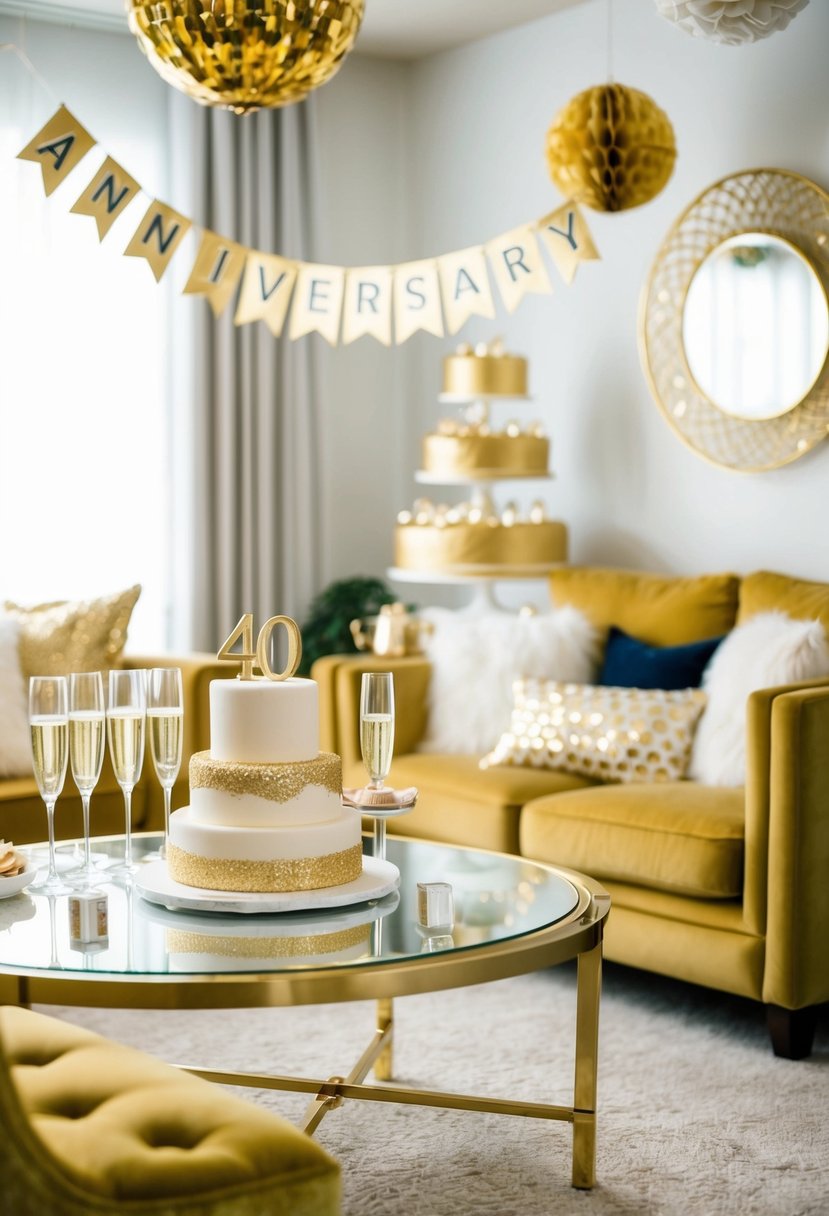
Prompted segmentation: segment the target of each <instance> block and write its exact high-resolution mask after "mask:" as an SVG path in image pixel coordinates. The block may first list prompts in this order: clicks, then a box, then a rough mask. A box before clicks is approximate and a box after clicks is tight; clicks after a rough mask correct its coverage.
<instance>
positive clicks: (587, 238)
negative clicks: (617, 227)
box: [537, 203, 599, 283]
mask: <svg viewBox="0 0 829 1216" xmlns="http://www.w3.org/2000/svg"><path fill="white" fill-rule="evenodd" d="M537 228H538V231H539V234H540V236H541V239H542V241H543V242H544V244H545V245H546V247H547V250H548V251H549V254H550V257H551V258H552V259H553V261H554V262H555V264H556V269H557V270H558V273H559V274H560V275H561V277H562V278H563V279H564V282H565V283H572V282H573V279H574V278H575V274H576V270H577V269H578V266H579V263H580V262H590V261H594V260H596V259H597V258H598V257H599V252H598V250H597V249H596V246H595V245H594V244H593V238H592V236H591V235H590V229H589V228H588V227H587V223H586V222H585V219H584V216H583V215H582V213H581V212H580V211H579V209H578V207H577V206H576V205H575V203H565V204H564V206H563V207H559V208H558V210H557V211H551V212H550V214H549V215H546V216H545V217H544V219H543V220H539V221H538V224H537Z"/></svg>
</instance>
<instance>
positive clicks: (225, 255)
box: [183, 232, 247, 317]
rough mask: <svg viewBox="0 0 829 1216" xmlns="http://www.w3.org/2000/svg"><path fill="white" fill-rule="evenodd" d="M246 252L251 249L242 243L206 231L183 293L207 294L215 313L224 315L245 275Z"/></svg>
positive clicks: (214, 314) (215, 315)
mask: <svg viewBox="0 0 829 1216" xmlns="http://www.w3.org/2000/svg"><path fill="white" fill-rule="evenodd" d="M246 255H247V250H246V249H243V248H242V246H241V245H237V244H235V243H234V242H233V241H226V240H225V239H224V237H221V236H217V235H216V233H215V232H205V233H203V234H202V239H201V245H199V252H198V253H197V254H196V260H195V262H194V263H193V269H192V270H191V271H190V277H189V278H188V280H187V282H186V283H185V284H184V288H183V294H184V295H193V296H207V302H208V304H209V305H210V307H211V308H212V309H213V316H214V317H219V316H221V314H222V313H223V312H224V310H225V309H226V308H227V306H228V304H229V303H230V297H231V296H232V295H233V293H234V291H235V290H236V285H237V283H238V282H239V279H240V278H241V277H242V271H243V269H244V266H245V257H246Z"/></svg>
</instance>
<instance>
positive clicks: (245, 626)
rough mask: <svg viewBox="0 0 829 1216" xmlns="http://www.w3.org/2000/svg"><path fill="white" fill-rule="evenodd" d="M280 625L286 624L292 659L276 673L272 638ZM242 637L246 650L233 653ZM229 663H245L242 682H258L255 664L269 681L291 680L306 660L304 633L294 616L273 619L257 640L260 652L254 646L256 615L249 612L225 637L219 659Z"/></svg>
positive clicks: (243, 647) (243, 664)
mask: <svg viewBox="0 0 829 1216" xmlns="http://www.w3.org/2000/svg"><path fill="white" fill-rule="evenodd" d="M277 625H284V626H285V632H286V634H287V637H288V660H287V662H286V664H285V667H284V668H283V670H282V671H274V669H273V668H272V667H271V635H272V633H273V631H274V629H276V627H277ZM240 638H241V641H242V649H241V650H237V651H236V652H235V653H231V648H232V647H233V646H235V645H236V643H237V642H238V641H239V639H240ZM216 658H217V659H220V660H221V661H222V662H225V663H241V665H242V670H241V671H240V672H239V675H238V679H240V680H254V679H256V677H255V676H254V674H253V668H254V665H255V666H256V667H258V668H259V670H260V671H261V672H262V675H263V676H265V677H266V678H267V679H269V680H290V678H291V676H293V675H294V674H295V673H296V670H297V668H298V667H299V663H300V659H301V658H302V634H301V633H300V631H299V625H297V623H296V621H295V620H294V619H293V617H290V616H272V617H269V618H268V620H267V621H265V624H264V625H263V626H262V628H261V629H260V630H259V636H258V638H257V639H256V649H255V650H254V647H253V613H252V612H245V613H243V614H242V616H240V617H239V623H238V624H237V625H236V627H235V629H234V630H233V632H232V633H231V634H229V635H228V637H227V638H225V640H224V642H222V645H221V647H220V648H219V653H218V654H217V656H216Z"/></svg>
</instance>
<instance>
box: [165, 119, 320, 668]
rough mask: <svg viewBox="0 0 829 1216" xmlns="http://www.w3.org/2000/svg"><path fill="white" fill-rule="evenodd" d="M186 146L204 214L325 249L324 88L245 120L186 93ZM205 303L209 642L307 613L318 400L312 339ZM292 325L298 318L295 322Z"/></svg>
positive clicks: (197, 367)
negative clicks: (250, 620) (319, 94)
mask: <svg viewBox="0 0 829 1216" xmlns="http://www.w3.org/2000/svg"><path fill="white" fill-rule="evenodd" d="M172 104H173V105H174V106H175V107H176V110H175V113H174V114H173V115H172V118H173V123H172V127H173V131H172V136H173V138H172V147H173V155H174V156H175V157H176V159H177V162H178V165H179V166H182V164H183V163H188V162H189V165H190V166H191V173H192V177H191V182H192V187H191V191H188V193H191V201H192V211H191V213H192V216H193V219H194V221H195V222H196V223H197V224H199V225H201V226H202V227H205V228H209V229H212V230H213V231H214V232H217V233H220V234H221V235H222V236H225V237H227V238H228V239H230V240H235V241H238V242H239V243H241V244H243V245H246V246H250V247H252V248H255V249H260V250H262V251H264V252H268V253H279V254H283V255H284V256H287V257H295V258H299V259H305V260H313V257H314V255H313V249H312V245H313V231H312V230H313V225H314V221H313V208H314V198H315V190H316V183H315V181H314V178H315V177H316V174H315V171H314V167H313V153H314V133H313V125H314V99H313V98H311V99H309V100H308V101H306V102H304V103H302V104H301V105H294V106H290V107H288V108H287V109H285V110H274V111H263V112H261V113H259V114H253V115H248V116H245V117H237V116H236V115H234V114H229V113H226V112H224V111H220V110H210V109H206V108H203V107H201V106H197V105H194V104H193V103H192V102H190V101H188V100H187V99H186V98H174V99H173V103H172ZM190 305H191V307H192V308H193V309H194V314H195V320H194V322H193V334H192V342H191V343H188V345H189V346H191V348H192V353H193V358H194V369H193V377H192V383H193V391H194V396H195V400H194V403H193V450H192V459H193V492H194V502H193V504H192V508H193V529H192V535H193V565H194V569H193V601H192V615H193V621H192V637H193V643H194V645H195V646H196V647H199V648H203V649H205V650H211V651H214V650H216V648H217V646H218V644H219V643H220V642H221V641H222V639H223V638H224V637H226V636H227V634H228V633H229V632H230V630H231V628H232V627H233V626H234V625H235V623H236V621H237V620H238V619H239V617H240V615H241V614H242V613H243V612H253V613H254V614H255V621H256V627H257V628H258V627H259V626H261V625H262V624H263V623H264V621H265V619H266V618H267V617H268V616H271V615H273V614H274V613H287V614H289V615H291V616H300V617H301V616H302V614H303V613H304V611H305V609H306V608H307V605H308V601H309V600H310V598H311V597H312V596H313V594H315V592H316V591H317V590H318V589H319V569H320V560H321V558H320V550H321V539H320V528H321V521H320V519H319V499H320V494H319V489H320V488H319V484H318V477H319V469H320V463H321V461H320V452H319V442H318V409H317V407H318V402H317V390H316V384H315V375H314V366H313V361H312V349H313V347H312V343H311V342H310V341H309V340H307V339H300V340H299V341H297V342H291V341H289V340H288V339H287V338H281V339H276V338H274V337H273V336H272V334H271V333H270V331H269V330H268V329H267V327H266V326H265V325H264V323H262V322H255V323H254V324H251V325H244V326H240V327H239V328H235V327H234V325H233V311H234V307H235V303H231V305H230V306H229V307H228V308H227V310H226V312H225V313H224V315H223V316H222V317H220V318H219V319H218V320H214V318H213V315H212V313H211V311H210V308H209V306H208V304H207V303H206V301H204V300H199V299H193V300H191V301H190ZM286 328H287V322H286Z"/></svg>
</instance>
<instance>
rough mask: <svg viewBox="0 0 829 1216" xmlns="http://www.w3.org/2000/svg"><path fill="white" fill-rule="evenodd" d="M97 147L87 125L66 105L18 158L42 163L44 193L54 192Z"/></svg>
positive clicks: (54, 115)
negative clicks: (91, 150)
mask: <svg viewBox="0 0 829 1216" xmlns="http://www.w3.org/2000/svg"><path fill="white" fill-rule="evenodd" d="M94 146H95V140H94V139H93V138H92V136H91V135H90V134H89V132H88V131H87V130H86V128H85V127H82V126H81V124H80V123H79V122H78V120H77V118H75V116H74V115H73V114H70V113H69V111H68V110H67V108H66V106H61V107H60V109H59V110H57V111H56V113H54V114H53V115H52V117H51V118H50V119H49V121H48V122H47V124H46V126H45V127H41V129H40V130H39V131H38V133H37V135H36V136H35V137H34V139H33V140H31V142H30V143H28V144H26V147H25V148H24V149H23V151H22V152H18V154H17V159H18V160H32V161H34V162H35V164H36V165H40V171H41V173H42V174H43V189H44V192H45V193H46V194H51V193H52V191H53V190H57V188H58V186H59V185H60V184H61V182H62V181H63V179H64V178H65V177H66V175H67V174H68V173H71V172H72V170H73V169H74V168H75V165H77V163H78V161H79V160H81V159H82V158H83V157H84V156H86V154H87V152H88V151H89V149H90V148H94Z"/></svg>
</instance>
